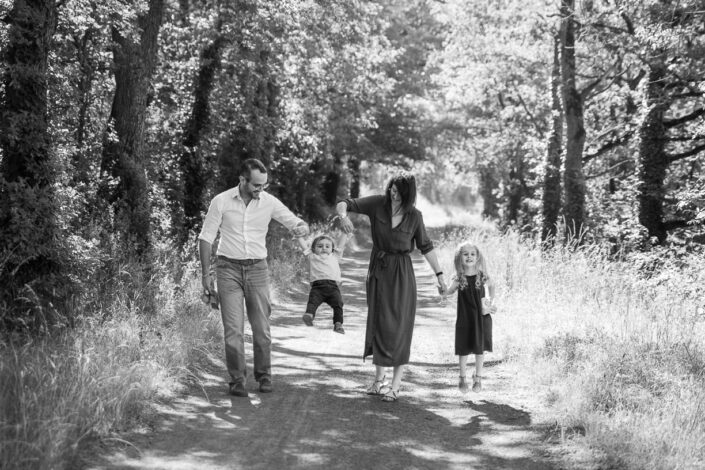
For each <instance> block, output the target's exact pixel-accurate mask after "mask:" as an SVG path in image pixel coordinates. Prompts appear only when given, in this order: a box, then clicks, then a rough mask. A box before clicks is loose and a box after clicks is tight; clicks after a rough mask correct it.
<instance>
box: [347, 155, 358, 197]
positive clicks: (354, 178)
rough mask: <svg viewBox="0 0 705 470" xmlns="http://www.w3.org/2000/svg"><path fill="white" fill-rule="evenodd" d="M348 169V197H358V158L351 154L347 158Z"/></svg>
mask: <svg viewBox="0 0 705 470" xmlns="http://www.w3.org/2000/svg"><path fill="white" fill-rule="evenodd" d="M348 170H349V171H350V197H353V198H355V197H360V160H359V159H358V158H357V157H356V156H353V155H351V156H350V158H349V159H348Z"/></svg>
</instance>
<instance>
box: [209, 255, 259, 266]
mask: <svg viewBox="0 0 705 470" xmlns="http://www.w3.org/2000/svg"><path fill="white" fill-rule="evenodd" d="M218 259H222V260H223V261H227V262H228V263H233V264H239V265H240V266H252V265H253V264H257V263H259V262H260V261H264V259H262V258H247V259H233V258H228V257H227V256H223V255H218Z"/></svg>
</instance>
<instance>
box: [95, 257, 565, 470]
mask: <svg viewBox="0 0 705 470" xmlns="http://www.w3.org/2000/svg"><path fill="white" fill-rule="evenodd" d="M368 257H369V250H368V249H353V250H351V252H349V253H346V257H345V258H344V260H343V261H342V264H341V267H342V271H343V273H344V287H343V296H344V299H345V302H346V305H345V329H346V334H345V335H339V334H337V333H333V331H332V321H331V318H332V310H331V309H330V308H329V307H328V306H325V305H324V306H322V307H321V308H320V309H319V312H318V314H317V317H316V323H315V324H314V326H313V327H306V326H305V325H304V324H303V323H302V322H301V314H302V310H303V308H304V306H305V304H306V292H305V291H304V290H302V291H301V293H300V294H297V295H296V296H295V297H296V298H295V299H294V302H292V303H289V304H286V305H274V308H273V314H272V338H273V350H272V364H273V370H272V373H273V380H274V393H271V394H260V393H258V392H257V388H256V386H257V384H256V382H254V380H251V381H250V383H248V389H249V391H250V397H249V398H235V397H231V396H229V395H228V394H227V393H226V392H227V390H226V383H225V379H224V378H225V377H226V375H227V373H226V371H225V367H224V364H223V362H222V359H221V358H213V361H214V365H213V370H212V371H211V373H210V374H205V373H204V374H203V376H202V377H200V379H201V381H202V383H201V386H202V388H201V387H194V388H193V389H192V390H190V392H189V393H188V394H186V395H185V396H183V397H181V398H179V399H178V400H176V401H174V402H173V403H170V404H169V405H168V406H165V407H163V409H161V410H160V414H159V417H158V419H157V421H156V423H155V426H154V429H153V430H152V431H151V432H149V433H146V434H135V435H132V436H128V437H127V439H128V440H129V441H130V442H131V444H132V445H123V446H111V448H109V449H105V453H104V455H99V456H95V458H92V459H91V463H90V465H88V467H87V468H91V469H95V470H97V469H105V470H116V469H299V468H300V469H304V468H305V469H311V468H326V469H353V468H354V469H493V470H496V469H517V470H518V469H521V470H533V469H537V470H538V469H550V468H553V467H552V465H551V463H550V462H549V460H548V458H547V457H546V455H547V453H546V452H545V449H544V447H543V446H544V445H545V443H544V442H543V441H542V439H541V435H540V433H539V431H538V430H537V429H535V428H534V427H533V426H532V416H531V413H530V411H528V410H526V409H524V405H523V404H522V403H521V400H517V399H516V393H515V388H514V384H513V383H512V380H511V379H512V377H511V373H509V372H508V371H507V370H505V368H504V367H503V366H502V365H501V364H497V363H496V362H495V363H493V362H492V361H490V362H488V364H487V365H488V367H487V373H486V374H485V375H486V376H487V377H488V379H487V380H485V381H484V383H483V385H484V386H485V390H484V391H482V392H480V393H472V392H470V393H468V394H462V393H460V392H459V391H458V389H457V375H458V370H457V358H456V356H454V355H453V335H454V329H453V328H454V323H455V318H454V314H453V312H452V309H451V308H450V307H448V308H442V307H441V306H440V305H439V301H438V295H437V292H436V289H435V286H434V285H433V274H432V273H431V272H430V270H429V268H428V267H427V265H426V263H425V261H424V259H423V258H422V257H421V256H420V255H418V254H416V255H414V256H413V260H414V268H415V270H416V275H417V280H418V289H419V301H418V311H417V320H416V328H415V330H414V338H413V342H412V351H411V359H412V362H411V363H410V365H409V367H408V369H407V372H406V375H405V380H404V383H403V385H402V389H401V393H400V398H399V401H398V402H396V403H383V402H381V401H380V400H379V398H378V397H372V396H368V395H366V394H365V389H366V387H367V386H368V385H369V382H370V381H371V380H372V376H373V373H374V372H373V371H374V368H373V366H372V363H371V360H370V359H368V360H367V362H364V363H363V361H362V357H361V356H362V351H363V344H364V333H365V316H366V306H365V291H364V282H365V275H366V270H367V264H368ZM246 352H247V355H248V368H249V369H248V370H249V371H250V372H251V370H252V346H251V344H246ZM488 359H492V358H491V357H488ZM509 391H513V393H508V392H509Z"/></svg>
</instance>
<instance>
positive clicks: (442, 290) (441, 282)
mask: <svg viewBox="0 0 705 470" xmlns="http://www.w3.org/2000/svg"><path fill="white" fill-rule="evenodd" d="M447 291H448V286H446V282H445V281H444V280H443V275H442V274H441V275H440V276H438V293H439V294H441V295H442V296H445V295H446V292H447Z"/></svg>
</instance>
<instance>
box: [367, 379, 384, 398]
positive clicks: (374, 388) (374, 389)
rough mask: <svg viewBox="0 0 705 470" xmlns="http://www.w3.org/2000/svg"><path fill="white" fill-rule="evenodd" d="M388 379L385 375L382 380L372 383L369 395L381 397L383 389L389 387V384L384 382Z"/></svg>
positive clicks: (368, 390) (368, 391)
mask: <svg viewBox="0 0 705 470" xmlns="http://www.w3.org/2000/svg"><path fill="white" fill-rule="evenodd" d="M386 378H387V376H386V375H385V376H384V377H382V378H381V379H380V380H375V381H374V382H373V383H372V385H370V388H368V389H367V394H368V395H381V394H382V389H383V388H385V387H387V382H386V381H385V380H384V379H386Z"/></svg>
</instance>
